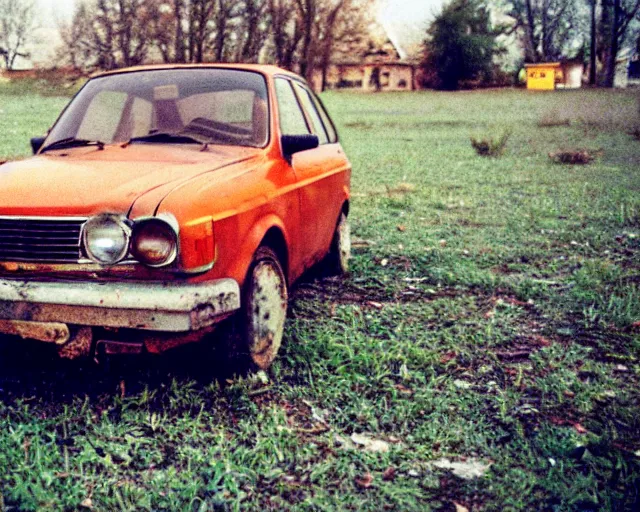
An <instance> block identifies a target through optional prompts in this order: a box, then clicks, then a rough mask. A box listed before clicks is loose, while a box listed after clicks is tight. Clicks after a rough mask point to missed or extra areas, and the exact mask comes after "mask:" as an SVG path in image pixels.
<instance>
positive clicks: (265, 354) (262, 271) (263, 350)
mask: <svg viewBox="0 0 640 512" xmlns="http://www.w3.org/2000/svg"><path fill="white" fill-rule="evenodd" d="M278 270H279V269H278V268H277V267H276V266H275V265H274V264H273V263H272V262H270V261H268V260H266V261H261V262H259V263H258V264H257V265H256V266H255V268H254V269H253V276H252V279H253V282H252V295H251V299H250V301H251V303H250V308H251V309H250V311H249V315H250V336H249V353H250V354H251V359H253V361H254V362H255V363H256V365H258V366H259V367H260V368H262V369H266V368H268V367H269V366H270V365H271V363H272V362H273V360H274V359H275V357H276V355H277V354H278V349H279V348H280V345H281V343H282V336H283V333H284V323H285V320H286V317H287V287H286V283H285V281H284V278H283V276H282V274H281V273H280V272H279V271H278Z"/></svg>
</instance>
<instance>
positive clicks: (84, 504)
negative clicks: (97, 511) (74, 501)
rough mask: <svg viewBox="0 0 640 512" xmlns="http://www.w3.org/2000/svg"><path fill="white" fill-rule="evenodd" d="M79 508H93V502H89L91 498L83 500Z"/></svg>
mask: <svg viewBox="0 0 640 512" xmlns="http://www.w3.org/2000/svg"><path fill="white" fill-rule="evenodd" d="M80 506H81V507H84V508H93V501H91V498H85V499H84V500H82V502H81V503H80Z"/></svg>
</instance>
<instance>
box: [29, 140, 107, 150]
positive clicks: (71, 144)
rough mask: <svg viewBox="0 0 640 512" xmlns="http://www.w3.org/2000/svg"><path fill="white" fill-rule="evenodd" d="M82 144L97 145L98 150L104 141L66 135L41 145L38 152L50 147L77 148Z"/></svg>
mask: <svg viewBox="0 0 640 512" xmlns="http://www.w3.org/2000/svg"><path fill="white" fill-rule="evenodd" d="M83 146H98V150H99V151H102V150H103V149H104V142H102V141H100V140H89V139H77V138H76V137H67V138H66V139H60V140H57V141H55V142H52V143H51V144H49V145H47V146H45V147H43V148H42V149H41V150H40V153H44V152H45V151H48V150H50V149H63V148H79V147H83Z"/></svg>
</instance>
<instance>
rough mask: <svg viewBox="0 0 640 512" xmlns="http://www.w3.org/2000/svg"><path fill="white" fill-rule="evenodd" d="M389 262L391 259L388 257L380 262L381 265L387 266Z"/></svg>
mask: <svg viewBox="0 0 640 512" xmlns="http://www.w3.org/2000/svg"><path fill="white" fill-rule="evenodd" d="M388 264H389V260H388V259H387V258H383V259H382V261H381V262H380V265H381V266H383V267H386V266H387V265H388Z"/></svg>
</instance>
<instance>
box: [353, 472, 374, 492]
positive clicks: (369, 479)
mask: <svg viewBox="0 0 640 512" xmlns="http://www.w3.org/2000/svg"><path fill="white" fill-rule="evenodd" d="M355 481H356V485H357V486H358V487H360V488H361V489H368V488H369V487H371V484H372V483H373V476H371V473H366V474H364V475H363V476H359V477H356V479H355Z"/></svg>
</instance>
